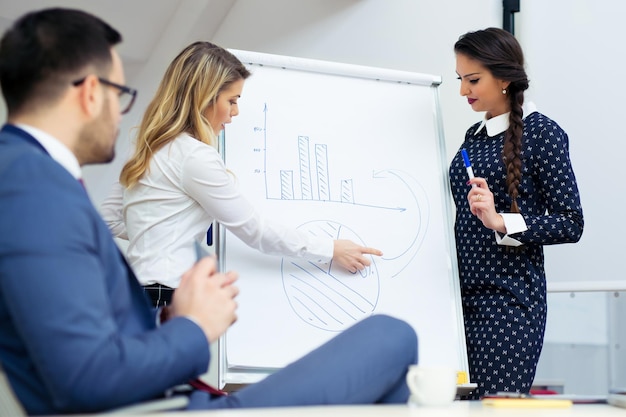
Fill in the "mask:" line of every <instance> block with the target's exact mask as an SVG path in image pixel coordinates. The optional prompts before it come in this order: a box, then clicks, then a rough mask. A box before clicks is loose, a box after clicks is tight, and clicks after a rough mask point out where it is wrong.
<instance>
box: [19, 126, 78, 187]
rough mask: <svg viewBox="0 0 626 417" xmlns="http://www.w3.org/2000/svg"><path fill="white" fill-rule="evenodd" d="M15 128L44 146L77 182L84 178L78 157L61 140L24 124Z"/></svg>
mask: <svg viewBox="0 0 626 417" xmlns="http://www.w3.org/2000/svg"><path fill="white" fill-rule="evenodd" d="M15 126H16V127H19V128H20V129H22V130H23V131H25V132H26V133H28V134H29V135H31V136H32V137H34V138H35V139H36V140H37V142H39V144H40V145H41V146H43V148H44V149H45V150H46V152H48V154H50V156H51V157H52V159H54V160H55V161H57V162H58V163H59V164H60V165H61V166H62V167H63V168H65V169H66V170H67V171H68V172H69V173H70V174H72V176H73V177H74V178H76V179H77V180H78V179H80V178H82V171H81V169H80V164H79V163H78V159H76V155H74V153H72V151H71V150H70V149H69V148H68V147H67V146H65V144H63V143H62V142H61V141H60V140H58V139H57V138H55V137H54V136H52V135H50V134H49V133H46V132H44V131H43V130H41V129H37V128H36V127H33V126H29V125H25V124H22V123H18V124H16V125H15Z"/></svg>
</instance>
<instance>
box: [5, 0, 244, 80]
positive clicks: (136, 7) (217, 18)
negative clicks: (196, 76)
mask: <svg viewBox="0 0 626 417" xmlns="http://www.w3.org/2000/svg"><path fill="white" fill-rule="evenodd" d="M235 1H236V0H104V1H102V0H55V1H53V0H19V1H17V0H0V32H2V33H4V31H5V30H6V29H8V28H9V27H10V26H11V24H12V23H13V22H14V21H15V20H16V19H17V18H19V17H20V16H22V15H23V14H25V13H27V12H30V11H33V10H38V9H43V8H48V7H67V8H77V9H81V10H84V11H87V12H90V13H93V14H94V15H96V16H98V17H100V18H102V19H103V20H105V21H106V22H107V23H109V24H110V25H111V26H113V27H114V28H115V29H117V30H118V31H120V33H122V36H123V37H124V42H122V44H121V45H120V46H119V47H118V48H117V49H118V51H119V53H120V55H121V57H122V60H123V62H124V68H125V72H126V75H127V77H128V78H132V76H133V75H134V74H135V73H136V72H137V71H138V70H139V69H140V68H142V67H143V64H144V63H146V62H147V60H148V59H149V58H150V57H151V55H152V53H153V51H154V49H155V47H157V45H159V43H160V42H161V41H162V40H163V39H162V36H163V34H164V33H165V32H166V30H165V29H166V28H168V25H169V24H170V22H171V21H173V17H174V16H175V15H177V14H179V15H180V14H181V13H190V12H191V13H193V14H194V16H193V17H192V18H190V19H188V21H189V22H190V24H191V25H193V26H194V27H192V28H189V27H187V28H184V30H185V32H186V33H192V34H195V35H196V36H201V37H203V38H204V39H211V37H212V36H213V34H214V33H215V32H216V31H217V30H218V28H219V27H220V25H221V23H222V21H223V19H224V17H225V16H226V15H227V14H228V12H229V11H230V9H231V8H232V6H233V5H234V4H235ZM182 18H183V19H184V16H183V17H182ZM178 21H180V16H179V19H178ZM170 29H171V28H170ZM181 29H182V28H181Z"/></svg>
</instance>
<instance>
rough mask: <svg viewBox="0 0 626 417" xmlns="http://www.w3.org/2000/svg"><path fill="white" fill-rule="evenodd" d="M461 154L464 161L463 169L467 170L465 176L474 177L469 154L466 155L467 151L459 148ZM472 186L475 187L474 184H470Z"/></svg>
mask: <svg viewBox="0 0 626 417" xmlns="http://www.w3.org/2000/svg"><path fill="white" fill-rule="evenodd" d="M461 155H463V162H464V163H465V170H466V171H467V176H468V177H469V179H470V180H471V179H472V178H474V170H473V169H472V163H471V162H470V159H469V156H467V152H466V151H465V149H461ZM472 187H476V184H472Z"/></svg>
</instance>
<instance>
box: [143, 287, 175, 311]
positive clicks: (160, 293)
mask: <svg viewBox="0 0 626 417" xmlns="http://www.w3.org/2000/svg"><path fill="white" fill-rule="evenodd" d="M143 290H144V291H145V293H146V294H148V296H149V297H150V300H151V301H152V306H153V307H163V306H166V305H169V304H171V303H172V295H173V294H174V288H171V287H168V286H166V285H161V284H149V285H144V287H143Z"/></svg>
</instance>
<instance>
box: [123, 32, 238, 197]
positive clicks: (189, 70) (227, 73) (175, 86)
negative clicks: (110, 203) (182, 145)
mask: <svg viewBox="0 0 626 417" xmlns="http://www.w3.org/2000/svg"><path fill="white" fill-rule="evenodd" d="M249 76H250V72H249V71H248V70H247V69H246V67H245V66H244V65H243V64H242V63H241V61H239V59H237V57H235V56H234V55H233V54H231V53H230V52H228V51H227V50H225V49H224V48H221V47H219V46H217V45H214V44H212V43H210V42H194V43H192V44H191V45H189V46H188V47H186V48H185V49H183V51H182V52H181V53H180V54H178V56H177V57H176V58H175V59H174V60H173V61H172V62H171V63H170V65H169V67H168V68H167V70H166V71H165V75H164V77H163V80H161V83H160V85H159V88H158V90H157V92H156V94H155V95H154V98H153V99H152V101H151V102H150V104H149V105H148V108H147V109H146V112H145V113H144V115H143V119H142V121H141V125H140V126H139V129H138V132H137V139H136V143H135V151H134V153H133V156H132V157H131V158H130V160H128V162H126V165H124V168H123V169H122V172H121V174H120V183H121V184H122V185H123V186H125V187H127V188H130V187H132V186H134V185H135V184H137V182H138V181H139V180H140V179H141V178H142V177H143V175H144V174H145V173H146V172H147V171H148V169H149V167H150V158H152V155H154V153H155V152H157V151H158V150H159V149H161V148H162V147H163V146H165V145H167V144H168V143H169V142H171V141H173V140H174V139H176V137H178V135H180V134H181V133H187V134H189V135H190V136H191V137H193V138H195V139H197V140H199V141H200V142H204V143H206V144H208V145H211V146H214V147H216V146H217V136H216V134H215V132H213V129H212V128H211V125H210V124H209V121H208V120H207V118H206V117H205V116H204V113H205V111H206V109H207V108H208V107H209V106H211V105H213V104H215V103H216V101H217V98H218V96H219V94H220V93H221V92H222V91H224V90H225V89H227V88H228V87H229V85H230V84H232V83H233V82H235V81H238V80H241V79H246V78H248V77H249Z"/></svg>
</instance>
